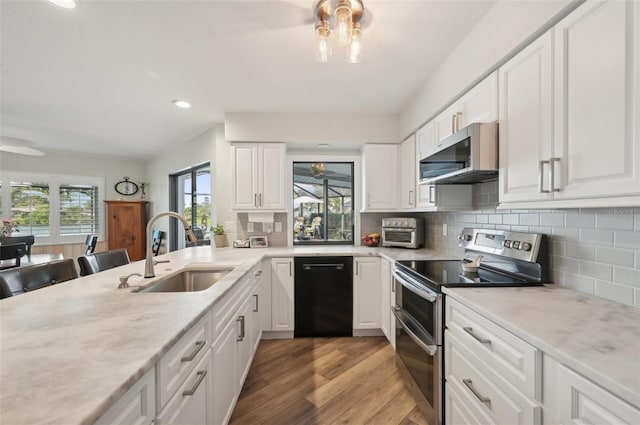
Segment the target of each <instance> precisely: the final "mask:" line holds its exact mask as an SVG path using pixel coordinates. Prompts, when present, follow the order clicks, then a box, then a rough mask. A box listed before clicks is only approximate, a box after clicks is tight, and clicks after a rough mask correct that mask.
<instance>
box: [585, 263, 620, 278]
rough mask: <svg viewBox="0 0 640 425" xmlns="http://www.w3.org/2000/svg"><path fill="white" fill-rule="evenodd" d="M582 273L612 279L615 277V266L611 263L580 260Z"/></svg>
mask: <svg viewBox="0 0 640 425" xmlns="http://www.w3.org/2000/svg"><path fill="white" fill-rule="evenodd" d="M580 274H581V275H584V276H590V277H595V278H597V279H602V280H609V281H610V280H611V279H612V277H613V266H612V265H611V264H600V263H593V262H591V261H580Z"/></svg>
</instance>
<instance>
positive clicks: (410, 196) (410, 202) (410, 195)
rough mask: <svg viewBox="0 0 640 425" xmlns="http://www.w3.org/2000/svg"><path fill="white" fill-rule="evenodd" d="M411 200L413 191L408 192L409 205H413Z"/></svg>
mask: <svg viewBox="0 0 640 425" xmlns="http://www.w3.org/2000/svg"><path fill="white" fill-rule="evenodd" d="M412 198H413V190H410V191H409V205H413V201H412Z"/></svg>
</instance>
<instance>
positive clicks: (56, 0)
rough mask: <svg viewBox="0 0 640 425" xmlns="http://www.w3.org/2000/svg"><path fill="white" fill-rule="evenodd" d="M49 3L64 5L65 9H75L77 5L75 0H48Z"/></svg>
mask: <svg viewBox="0 0 640 425" xmlns="http://www.w3.org/2000/svg"><path fill="white" fill-rule="evenodd" d="M47 1H48V2H49V3H53V4H55V5H56V6H59V7H64V8H65V9H73V8H75V7H76V2H75V1H74V0H47Z"/></svg>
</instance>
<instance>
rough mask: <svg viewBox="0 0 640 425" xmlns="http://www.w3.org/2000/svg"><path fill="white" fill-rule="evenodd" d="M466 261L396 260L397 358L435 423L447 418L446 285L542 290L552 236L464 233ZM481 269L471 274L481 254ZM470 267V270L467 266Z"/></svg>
mask: <svg viewBox="0 0 640 425" xmlns="http://www.w3.org/2000/svg"><path fill="white" fill-rule="evenodd" d="M458 240H459V243H458V246H459V247H462V248H464V249H465V251H464V258H463V259H461V260H445V261H439V260H423V261H396V267H395V269H394V271H393V275H394V280H393V282H394V285H393V288H392V289H393V290H394V292H395V296H396V304H395V306H394V307H393V310H392V311H393V314H394V315H395V317H396V359H397V362H396V363H397V364H398V366H399V369H400V371H401V373H402V375H403V376H404V378H405V382H406V383H407V386H408V387H409V389H410V391H411V392H412V394H413V395H414V397H415V398H416V400H417V401H418V405H419V407H420V409H421V410H422V412H423V413H424V414H425V416H426V417H427V420H428V421H429V423H430V424H432V425H436V424H437V425H440V424H442V422H443V418H444V405H443V400H444V396H443V392H444V374H443V372H444V365H443V359H444V354H443V346H444V344H443V338H444V323H445V319H444V311H445V309H444V302H445V298H444V294H443V293H442V288H443V287H445V286H456V287H483V286H484V287H496V286H539V285H542V283H543V282H548V271H547V249H546V238H545V237H544V235H541V234H532V233H518V232H507V231H502V230H491V229H463V230H462V232H461V233H460V235H459V236H458ZM480 255H481V256H483V258H482V261H481V262H480V266H479V268H478V269H477V271H475V272H472V271H465V268H463V265H465V266H469V265H470V264H472V263H473V261H474V260H475V259H476V258H477V257H478V256H480ZM466 268H467V269H469V267H466Z"/></svg>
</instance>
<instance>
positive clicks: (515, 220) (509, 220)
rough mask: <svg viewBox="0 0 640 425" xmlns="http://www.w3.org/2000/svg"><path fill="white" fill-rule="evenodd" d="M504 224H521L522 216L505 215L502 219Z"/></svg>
mask: <svg viewBox="0 0 640 425" xmlns="http://www.w3.org/2000/svg"><path fill="white" fill-rule="evenodd" d="M502 223H503V224H520V216H519V215H518V214H504V215H503V217H502Z"/></svg>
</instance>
